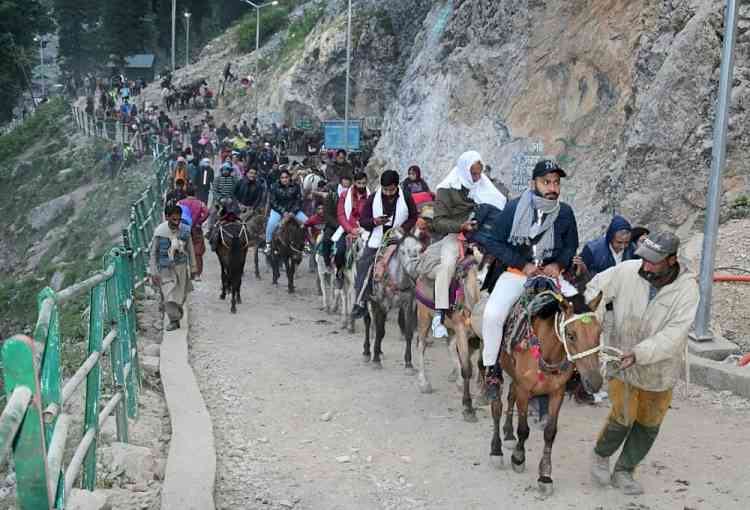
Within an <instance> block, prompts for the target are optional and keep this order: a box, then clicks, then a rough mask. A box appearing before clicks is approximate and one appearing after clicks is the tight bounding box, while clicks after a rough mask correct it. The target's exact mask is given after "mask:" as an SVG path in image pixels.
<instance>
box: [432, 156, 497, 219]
mask: <svg viewBox="0 0 750 510" xmlns="http://www.w3.org/2000/svg"><path fill="white" fill-rule="evenodd" d="M476 162H480V163H481V162H482V155H481V154H479V153H478V152H476V151H468V152H464V153H463V154H461V157H460V158H458V162H457V163H456V166H454V167H453V170H451V171H450V173H449V174H448V175H447V176H446V177H445V179H443V181H442V182H441V183H440V184H438V186H437V189H455V190H460V189H461V188H466V189H468V190H469V198H470V199H472V200H473V201H474V202H475V203H476V204H477V205H480V204H489V205H492V206H495V207H497V208H498V209H500V210H502V209H504V208H505V202H506V198H505V196H504V195H503V194H502V193H500V191H498V189H497V188H496V187H495V185H494V184H492V181H490V179H489V178H488V177H487V176H486V175H484V174H482V177H481V178H480V179H479V180H478V181H477V182H474V180H473V179H472V178H471V166H472V165H473V164H474V163H476Z"/></svg>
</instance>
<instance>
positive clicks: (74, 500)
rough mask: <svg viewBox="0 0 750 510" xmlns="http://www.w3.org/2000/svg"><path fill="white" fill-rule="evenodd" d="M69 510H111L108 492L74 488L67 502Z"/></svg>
mask: <svg viewBox="0 0 750 510" xmlns="http://www.w3.org/2000/svg"><path fill="white" fill-rule="evenodd" d="M65 508H66V509H67V510H111V509H112V507H111V506H110V504H109V503H108V502H107V496H106V494H104V493H102V492H101V491H98V490H95V491H94V492H91V491H86V490H82V489H73V490H72V491H71V493H70V496H68V500H67V501H66V502H65Z"/></svg>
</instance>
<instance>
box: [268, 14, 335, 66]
mask: <svg viewBox="0 0 750 510" xmlns="http://www.w3.org/2000/svg"><path fill="white" fill-rule="evenodd" d="M324 12H325V8H324V6H322V5H315V6H312V7H309V8H307V9H305V13H304V14H303V15H302V16H300V17H299V18H296V19H295V20H294V21H293V22H292V23H291V24H290V25H289V29H288V30H287V37H286V40H285V41H284V44H283V45H282V47H281V50H280V54H279V60H280V61H285V62H286V61H288V60H290V57H291V56H292V55H295V54H296V53H297V52H298V51H299V50H301V49H302V48H304V46H305V39H306V38H307V36H308V35H310V32H312V30H313V29H314V28H315V26H316V25H317V24H318V21H320V18H322V17H323V13H324Z"/></svg>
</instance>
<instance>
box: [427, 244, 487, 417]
mask: <svg viewBox="0 0 750 510" xmlns="http://www.w3.org/2000/svg"><path fill="white" fill-rule="evenodd" d="M479 257H481V255H479ZM477 258H478V256H477V255H474V254H473V253H470V254H468V255H466V256H465V257H464V258H463V259H462V260H460V261H459V262H458V264H457V265H456V267H457V270H456V277H457V278H456V281H457V283H458V290H457V292H456V294H457V295H458V297H457V299H456V303H455V304H454V310H453V312H452V313H450V314H448V315H446V317H445V320H444V323H445V326H446V327H447V328H448V330H449V331H450V332H451V336H450V342H449V345H448V352H449V354H450V355H451V358H452V360H453V362H454V364H455V366H454V368H453V372H452V374H451V380H455V381H457V380H458V378H457V374H458V373H460V374H461V378H462V384H459V386H460V389H461V390H462V391H463V398H462V403H463V407H464V409H463V417H464V420H466V421H467V422H471V423H474V422H476V421H477V416H476V411H475V410H474V406H473V404H472V400H471V378H472V372H473V371H472V363H471V345H470V340H471V339H472V338H473V337H475V336H476V335H474V333H473V331H472V328H471V322H470V321H471V311H472V310H473V308H474V306H475V305H476V304H477V303H479V294H480V290H479V289H480V284H479V278H478V273H479V266H478V260H477ZM433 287H434V283H433V282H432V281H431V280H427V279H425V278H424V277H420V278H419V279H418V281H417V292H416V298H417V324H418V326H417V370H418V372H419V374H418V377H417V385H418V386H419V389H420V391H421V392H422V393H431V392H432V385H431V384H430V381H429V379H428V378H427V371H426V370H425V351H426V349H427V344H428V335H429V331H430V324H431V323H432V317H433V315H434V314H435V310H434V304H433V303H431V301H432V299H433V295H434V292H433Z"/></svg>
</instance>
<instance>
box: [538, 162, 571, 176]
mask: <svg viewBox="0 0 750 510" xmlns="http://www.w3.org/2000/svg"><path fill="white" fill-rule="evenodd" d="M552 172H555V173H557V174H558V175H559V176H560V177H567V176H568V175H567V174H566V173H565V170H563V169H562V168H560V165H558V164H557V163H555V162H554V161H552V160H551V159H542V160H540V161H539V162H538V163H537V164H536V165H534V172H533V174H532V176H531V178H532V179H536V178H537V177H544V176H545V175H547V174H549V173H552Z"/></svg>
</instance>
